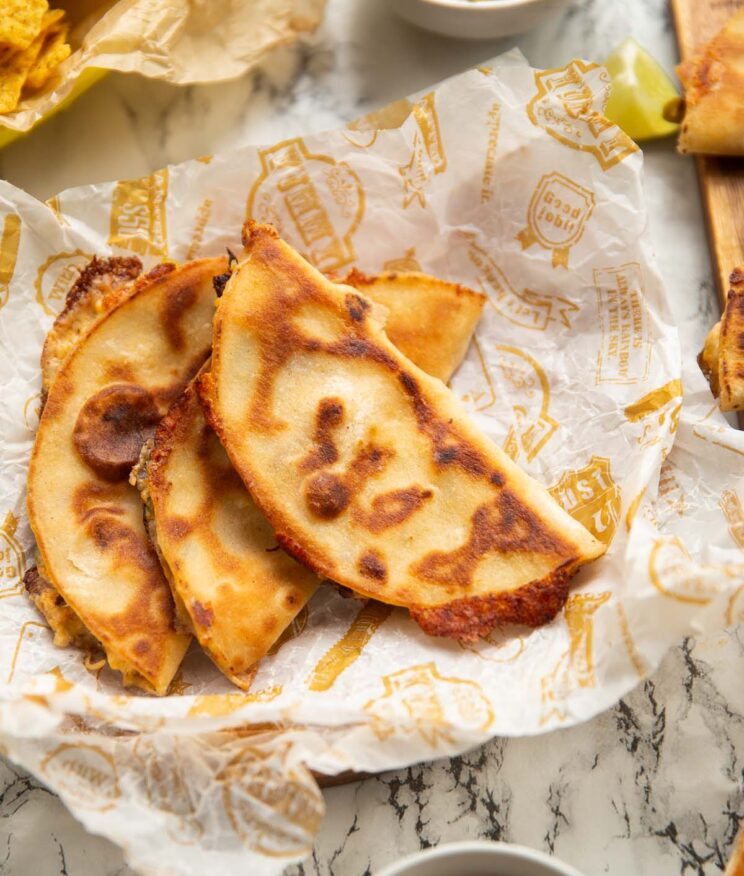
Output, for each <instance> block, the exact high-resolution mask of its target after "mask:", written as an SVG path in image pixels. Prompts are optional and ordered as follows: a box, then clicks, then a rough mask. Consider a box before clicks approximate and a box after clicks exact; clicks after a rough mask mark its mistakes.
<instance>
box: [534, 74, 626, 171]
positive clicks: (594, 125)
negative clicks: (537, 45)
mask: <svg viewBox="0 0 744 876" xmlns="http://www.w3.org/2000/svg"><path fill="white" fill-rule="evenodd" d="M535 85H536V86H537V94H535V96H534V97H533V98H532V100H531V101H530V102H529V104H528V105H527V115H528V116H529V118H530V121H531V122H532V124H533V125H535V126H536V127H539V128H543V129H544V130H545V131H547V133H548V134H550V136H551V137H553V138H555V139H556V140H558V142H559V143H563V145H564V146H568V147H569V148H571V149H576V150H578V151H579V152H588V153H590V154H591V155H593V156H594V157H595V158H596V159H597V161H598V162H599V166H600V167H601V168H602V170H609V169H610V168H611V167H614V166H615V165H616V164H618V163H619V162H621V161H622V160H623V159H624V158H627V157H628V155H632V154H633V153H634V152H637V151H638V147H637V146H636V144H635V143H634V142H633V140H631V138H630V137H629V136H628V135H627V134H626V133H625V132H624V131H622V130H621V129H620V128H619V127H618V126H617V125H615V124H613V123H612V122H610V121H608V120H607V119H606V118H605V117H604V116H603V115H602V113H601V112H599V107H600V106H604V103H605V101H606V99H607V97H608V96H609V88H610V77H609V75H608V74H607V72H606V71H604V70H603V69H602V68H601V67H600V66H599V65H598V64H587V63H585V62H584V61H578V60H575V61H570V62H569V63H568V64H566V66H565V67H560V68H555V69H552V70H542V71H540V72H537V73H535ZM595 89H600V90H601V91H600V94H599V95H598V97H596V98H595V96H594V90H595Z"/></svg>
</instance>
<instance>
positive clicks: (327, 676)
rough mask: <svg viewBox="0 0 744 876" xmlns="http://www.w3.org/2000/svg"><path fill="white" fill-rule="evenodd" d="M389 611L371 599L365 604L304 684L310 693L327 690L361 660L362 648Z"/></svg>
mask: <svg viewBox="0 0 744 876" xmlns="http://www.w3.org/2000/svg"><path fill="white" fill-rule="evenodd" d="M392 611H393V609H392V606H390V605H383V604H382V603H381V602H375V601H374V600H372V599H370V600H368V601H367V602H365V604H364V605H363V606H362V607H361V608H360V609H359V611H358V612H357V615H356V617H355V618H354V620H353V621H352V622H351V625H350V626H349V629H348V630H347V631H346V632H345V633H344V635H343V636H342V637H341V638H340V639H339V640H338V641H337V642H336V643H335V644H334V645H332V646H331V647H330V648H329V649H328V650H327V651H326V653H325V654H324V655H323V656H322V657H321V658H320V660H319V661H318V662H317V664H316V666H315V668H314V669H313V671H312V673H311V674H310V679H309V681H308V687H309V688H310V690H329V689H330V688H331V687H332V686H333V683H334V682H335V681H336V679H337V678H338V677H339V675H341V673H342V672H344V670H346V669H348V668H349V666H351V665H352V663H355V662H356V661H357V660H358V659H359V658H360V657H361V655H362V651H363V650H364V647H365V645H366V644H367V643H368V642H369V640H370V639H371V638H372V636H374V634H375V633H376V632H377V630H378V629H379V628H380V627H381V626H382V624H383V623H384V622H385V621H386V620H387V618H388V617H390V614H391V613H392Z"/></svg>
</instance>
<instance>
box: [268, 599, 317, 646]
mask: <svg viewBox="0 0 744 876" xmlns="http://www.w3.org/2000/svg"><path fill="white" fill-rule="evenodd" d="M309 616H310V612H309V611H308V608H307V606H306V605H305V606H303V607H302V610H301V611H300V613H299V614H298V615H297V617H295V619H294V620H293V621H292V623H291V624H290V625H289V626H288V627H287V628H286V629H285V630H284V632H283V633H282V634H281V636H279V638H278V639H277V640H276V642H274V644H273V645H272V646H271V647H270V648H269V650H268V651H267V652H266V653H267V655H268V656H269V657H273V655H274V654H278V653H279V651H281V649H282V648H283V647H284V645H286V644H287V642H291V641H292V639H296V638H298V637H299V636H301V635H302V633H303V631H304V629H305V627H306V626H307V621H308V618H309Z"/></svg>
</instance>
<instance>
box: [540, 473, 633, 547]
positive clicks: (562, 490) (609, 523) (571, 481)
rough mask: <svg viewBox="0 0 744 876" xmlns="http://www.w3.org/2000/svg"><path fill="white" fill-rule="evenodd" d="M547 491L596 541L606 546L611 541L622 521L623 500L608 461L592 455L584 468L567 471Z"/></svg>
mask: <svg viewBox="0 0 744 876" xmlns="http://www.w3.org/2000/svg"><path fill="white" fill-rule="evenodd" d="M548 492H549V493H550V495H551V496H552V497H553V498H554V499H555V500H556V501H557V502H558V504H559V505H560V506H561V507H562V508H563V510H564V511H568V513H569V514H570V515H571V516H572V517H573V518H574V519H576V520H578V521H579V523H581V524H583V525H584V526H585V527H586V528H587V529H588V530H589V532H591V533H592V535H593V536H594V537H595V538H598V539H599V540H600V541H601V542H604V544H609V543H610V542H611V541H612V537H613V535H614V534H615V529H616V528H617V522H618V520H619V519H620V505H621V498H620V490H619V488H618V486H617V484H616V483H615V481H614V480H613V479H612V473H611V471H610V460H609V459H607V458H606V457H604V456H592V458H591V459H590V460H589V462H588V463H587V464H586V465H585V466H584V467H583V468H579V469H576V470H575V471H566V472H564V473H563V474H562V475H561V478H560V480H559V481H558V483H557V484H555V486H553V487H551V488H550V489H549V490H548Z"/></svg>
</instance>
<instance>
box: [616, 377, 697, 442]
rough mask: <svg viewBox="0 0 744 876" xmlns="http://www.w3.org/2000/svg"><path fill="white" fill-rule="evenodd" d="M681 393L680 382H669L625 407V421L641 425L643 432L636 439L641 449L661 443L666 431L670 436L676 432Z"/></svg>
mask: <svg viewBox="0 0 744 876" xmlns="http://www.w3.org/2000/svg"><path fill="white" fill-rule="evenodd" d="M682 392H683V388H682V381H681V380H679V379H675V380H670V381H668V382H667V383H665V384H664V385H663V386H660V387H659V388H658V389H652V390H651V392H647V393H646V394H645V395H644V396H642V397H641V398H639V399H638V401H636V402H633V403H632V404H629V405H627V406H626V407H625V411H624V413H625V417H626V419H627V420H629V421H630V422H631V423H642V424H643V431H642V432H641V435H640V437H639V438H638V443H639V444H640V445H641V446H642V447H649V446H650V445H652V444H658V443H659V442H660V441H663V440H664V437H665V435H666V433H667V431H668V432H669V433H670V434H672V435H673V434H674V433H675V432H676V431H677V429H678V427H679V415H680V413H681V411H682Z"/></svg>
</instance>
